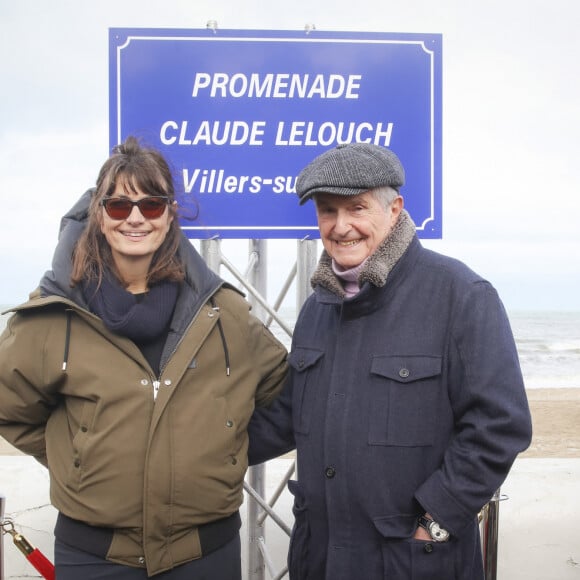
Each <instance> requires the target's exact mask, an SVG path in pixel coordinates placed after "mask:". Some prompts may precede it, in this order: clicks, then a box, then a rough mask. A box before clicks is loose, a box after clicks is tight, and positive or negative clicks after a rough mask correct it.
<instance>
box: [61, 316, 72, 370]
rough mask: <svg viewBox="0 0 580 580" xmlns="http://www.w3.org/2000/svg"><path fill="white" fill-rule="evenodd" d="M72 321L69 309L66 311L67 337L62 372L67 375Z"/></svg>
mask: <svg viewBox="0 0 580 580" xmlns="http://www.w3.org/2000/svg"><path fill="white" fill-rule="evenodd" d="M71 319H72V310H71V309H67V311H66V336H65V340H64V355H63V360H62V372H63V373H66V367H67V365H68V351H69V347H70V329H71Z"/></svg>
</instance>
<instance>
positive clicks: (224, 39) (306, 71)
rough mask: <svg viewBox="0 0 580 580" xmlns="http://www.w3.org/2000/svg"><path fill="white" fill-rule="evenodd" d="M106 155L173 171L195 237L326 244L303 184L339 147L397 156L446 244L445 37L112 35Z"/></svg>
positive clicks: (410, 195)
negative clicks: (157, 157) (142, 158)
mask: <svg viewBox="0 0 580 580" xmlns="http://www.w3.org/2000/svg"><path fill="white" fill-rule="evenodd" d="M109 50H110V61H109V62H110V64H109V66H110V70H109V81H110V145H111V147H113V146H114V145H116V144H118V143H120V142H122V141H123V140H124V139H125V138H126V137H127V136H129V135H135V136H138V137H141V138H142V139H143V140H144V141H145V142H146V143H148V144H150V145H153V146H154V147H156V148H157V149H159V150H160V151H162V153H163V154H164V155H165V156H166V158H167V159H168V160H169V161H170V163H171V165H172V167H173V169H174V172H175V176H176V183H177V185H178V189H179V190H180V195H179V202H180V205H181V206H182V208H183V210H184V211H183V215H182V217H181V218H180V225H181V227H182V228H183V229H184V231H185V232H186V233H187V235H188V236H189V237H190V238H210V237H213V236H220V237H222V238H304V237H310V238H317V237H318V230H317V227H316V217H315V212H314V207H313V204H311V203H308V204H306V205H305V206H299V205H298V202H297V197H296V194H295V182H296V176H297V174H298V173H299V172H300V170H301V169H302V168H303V167H304V166H306V165H307V164H308V163H309V162H310V161H311V160H312V159H313V158H314V157H316V156H317V155H319V154H320V153H322V152H324V151H326V150H328V149H330V148H332V147H335V146H336V145H337V144H338V143H342V142H355V141H361V142H371V143H376V144H377V145H383V146H386V147H389V148H390V149H392V150H393V151H394V152H395V153H396V154H397V155H398V156H399V157H400V159H401V161H402V163H403V165H404V167H405V170H406V185H405V186H404V187H403V188H402V190H401V193H402V195H403V196H404V198H405V207H406V208H407V209H408V210H409V212H410V214H411V216H412V217H413V219H414V221H415V223H416V224H417V229H418V234H419V236H420V237H423V238H441V236H442V227H441V50H442V37H441V35H440V34H387V33H354V32H320V31H310V32H290V31H256V30H225V31H223V30H212V29H207V30H176V29H127V28H113V29H111V30H110V35H109Z"/></svg>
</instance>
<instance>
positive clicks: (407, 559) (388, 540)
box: [373, 514, 477, 580]
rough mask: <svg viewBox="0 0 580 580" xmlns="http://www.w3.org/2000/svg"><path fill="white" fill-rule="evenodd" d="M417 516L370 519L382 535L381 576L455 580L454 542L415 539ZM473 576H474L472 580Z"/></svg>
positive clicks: (386, 577)
mask: <svg viewBox="0 0 580 580" xmlns="http://www.w3.org/2000/svg"><path fill="white" fill-rule="evenodd" d="M416 522H417V515H416V514H412V515H407V514H404V515H398V516H392V517H379V518H374V519H373V523H374V524H375V528H376V529H377V531H378V532H379V534H380V536H382V540H381V554H382V557H383V577H384V578H385V579H389V578H407V579H408V580H457V579H458V575H457V569H456V552H457V549H458V548H457V546H456V545H455V543H454V542H444V543H437V542H426V541H423V540H415V539H414V538H413V534H414V533H415V528H416V526H417V523H416ZM475 578H477V576H474V579H475Z"/></svg>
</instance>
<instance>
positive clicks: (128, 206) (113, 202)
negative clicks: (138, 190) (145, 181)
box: [101, 195, 169, 220]
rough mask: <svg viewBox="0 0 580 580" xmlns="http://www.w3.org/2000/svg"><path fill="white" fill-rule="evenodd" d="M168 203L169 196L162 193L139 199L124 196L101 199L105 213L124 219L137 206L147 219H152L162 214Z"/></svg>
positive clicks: (113, 217)
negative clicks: (134, 199)
mask: <svg viewBox="0 0 580 580" xmlns="http://www.w3.org/2000/svg"><path fill="white" fill-rule="evenodd" d="M168 204H169V198H168V197H165V196H162V195H152V196H150V197H143V198H142V199H140V200H139V201H132V200H130V199H127V198H125V197H105V198H103V199H102V200H101V205H102V206H103V207H104V208H105V211H106V212H107V215H108V216H109V217H110V218H112V219H114V220H126V219H127V218H128V217H129V216H130V215H131V212H132V211H133V207H134V206H137V207H138V208H139V211H140V212H141V214H142V215H143V217H144V218H145V219H147V220H154V219H156V218H158V217H161V216H162V215H163V212H164V211H165V208H166V207H167V205H168Z"/></svg>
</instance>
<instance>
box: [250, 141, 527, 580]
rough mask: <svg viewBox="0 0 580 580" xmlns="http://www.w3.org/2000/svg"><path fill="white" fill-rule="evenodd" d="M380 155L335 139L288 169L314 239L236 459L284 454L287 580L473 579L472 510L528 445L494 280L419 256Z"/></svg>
mask: <svg viewBox="0 0 580 580" xmlns="http://www.w3.org/2000/svg"><path fill="white" fill-rule="evenodd" d="M404 181H405V178H404V170H403V167H402V165H401V163H400V161H399V159H398V158H397V156H396V155H395V154H394V153H393V152H392V151H390V150H387V149H384V148H382V147H378V146H375V145H370V144H361V143H359V144H349V145H339V146H338V147H336V148H334V149H332V150H329V151H326V152H325V153H323V154H322V155H320V156H319V157H317V158H316V159H314V161H313V162H312V163H310V164H309V165H308V166H307V167H306V168H305V169H304V170H303V171H302V172H301V173H300V175H299V177H298V180H297V185H296V190H297V193H298V196H299V198H300V203H301V204H303V203H305V202H306V201H307V200H309V199H313V200H314V202H315V204H316V212H317V218H318V226H319V229H320V236H321V239H322V243H323V246H324V252H323V253H322V256H321V258H320V262H319V264H318V268H317V270H316V271H315V273H314V275H313V277H312V286H313V288H314V293H313V294H312V295H311V296H310V297H309V298H308V300H307V301H306V302H305V304H304V306H303V308H302V310H301V312H300V315H299V317H298V320H297V324H296V328H295V331H294V336H293V342H292V352H291V355H290V364H291V367H292V370H291V375H290V378H289V382H288V385H287V388H286V390H285V393H284V395H283V396H282V398H281V399H279V400H278V402H277V403H275V404H274V406H273V407H272V408H271V409H270V410H268V411H264V412H262V411H260V412H258V414H256V415H255V417H254V421H253V423H252V425H251V430H250V437H251V440H252V443H251V449H250V459H251V461H252V462H257V461H263V460H265V459H267V458H269V457H272V456H274V455H275V454H276V453H278V452H280V451H284V450H286V449H288V448H289V447H290V446H291V445H292V444H293V442H295V444H296V448H297V462H298V469H297V472H298V481H293V482H290V490H291V491H292V493H293V494H294V496H295V504H294V513H295V516H296V522H295V526H294V530H293V536H292V540H291V545H290V553H289V567H290V578H291V579H292V580H323V579H326V580H355V579H359V578H364V579H365V580H379V579H384V578H387V579H393V580H408V579H411V578H417V579H419V578H421V579H433V580H451V579H453V580H457V579H461V580H482V579H483V565H482V558H481V547H480V539H479V528H478V522H477V514H478V512H479V511H480V509H481V508H482V506H484V505H485V504H486V503H487V502H488V501H489V500H490V498H491V497H492V495H493V494H494V492H495V491H496V490H497V489H498V488H499V487H500V486H501V484H502V482H503V481H504V479H505V478H506V476H507V474H508V472H509V469H510V467H511V465H512V463H513V461H514V459H515V458H516V456H517V454H518V453H519V452H521V451H523V450H524V449H525V448H526V447H527V446H528V445H529V443H530V440H531V420H530V413H529V407H528V403H527V399H526V393H525V389H524V384H523V380H522V375H521V371H520V367H519V363H518V355H517V352H516V346H515V343H514V339H513V335H512V332H511V329H510V325H509V322H508V318H507V316H506V313H505V310H504V307H503V306H502V303H501V301H500V299H499V297H498V295H497V293H496V291H495V289H494V288H493V287H492V286H491V285H490V284H489V282H487V281H486V280H484V279H482V278H481V277H480V276H478V275H477V274H475V273H474V272H473V271H471V270H470V269H469V268H467V267H466V266H465V265H464V264H462V263H460V262H458V261H457V260H454V259H451V258H449V257H445V256H442V255H439V254H437V253H435V252H432V251H429V250H426V249H424V248H423V247H422V246H421V243H420V242H419V239H418V238H417V235H416V232H415V225H414V223H413V221H412V220H411V217H410V216H409V214H408V213H407V212H406V210H404V208H403V198H402V196H401V195H400V194H399V188H400V187H401V186H403V185H404Z"/></svg>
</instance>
